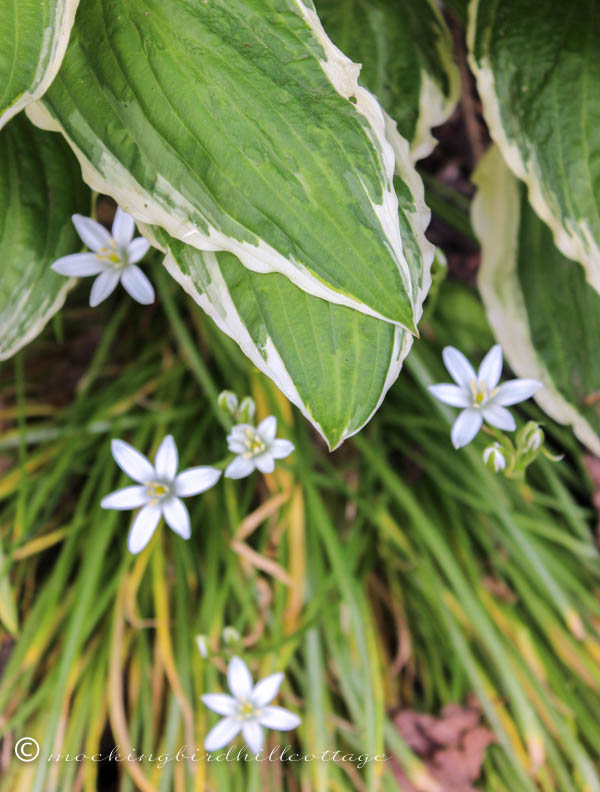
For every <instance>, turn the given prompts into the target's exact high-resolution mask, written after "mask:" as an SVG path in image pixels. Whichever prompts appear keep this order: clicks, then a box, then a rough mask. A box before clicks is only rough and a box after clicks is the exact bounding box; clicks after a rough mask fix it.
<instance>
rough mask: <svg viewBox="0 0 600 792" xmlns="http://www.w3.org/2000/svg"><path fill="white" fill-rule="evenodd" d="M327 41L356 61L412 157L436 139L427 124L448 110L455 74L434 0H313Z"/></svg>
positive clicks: (445, 115) (438, 121) (430, 147)
mask: <svg viewBox="0 0 600 792" xmlns="http://www.w3.org/2000/svg"><path fill="white" fill-rule="evenodd" d="M316 6H317V11H318V12H319V16H320V18H321V22H322V23H323V26H324V27H325V30H326V31H327V33H328V35H329V36H331V38H332V40H333V42H334V43H335V44H336V45H337V46H338V47H339V48H340V49H341V50H342V52H345V53H346V55H348V57H350V58H352V60H353V61H356V62H358V63H362V64H363V66H362V70H361V72H360V78H359V82H360V83H361V84H362V85H364V86H365V87H366V88H368V89H369V90H370V91H372V92H373V93H374V94H375V96H377V98H378V99H379V101H380V102H381V104H382V105H383V107H384V108H385V110H387V112H388V113H389V114H390V115H391V116H392V118H394V119H395V120H396V121H397V123H398V129H399V130H400V132H401V133H402V135H403V136H404V137H405V138H406V139H407V140H409V141H410V146H411V153H412V157H413V159H414V160H417V159H420V158H421V157H426V156H427V155H428V154H429V153H430V152H431V151H432V150H433V148H434V146H435V144H436V142H437V141H436V140H435V138H433V137H432V135H431V127H434V126H437V125H438V124H442V123H443V122H444V121H445V120H446V119H447V118H448V116H449V115H450V114H451V113H452V111H453V110H454V107H455V106H456V103H457V101H458V97H459V93H460V76H459V74H458V69H457V67H456V65H455V63H454V59H453V49H452V36H451V34H450V31H449V30H448V28H447V26H446V23H445V22H444V19H443V17H442V15H441V13H440V11H439V8H438V6H437V4H436V3H435V2H434V0H421V1H420V2H417V3H415V2H414V0H316Z"/></svg>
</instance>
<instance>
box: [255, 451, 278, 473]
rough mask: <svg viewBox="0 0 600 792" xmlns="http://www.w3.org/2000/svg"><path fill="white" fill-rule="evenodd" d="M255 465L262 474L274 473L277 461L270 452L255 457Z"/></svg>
mask: <svg viewBox="0 0 600 792" xmlns="http://www.w3.org/2000/svg"><path fill="white" fill-rule="evenodd" d="M254 464H255V466H256V469H257V470H260V472H261V473H272V472H273V471H274V470H275V460H274V459H273V456H272V455H271V454H270V453H269V452H268V451H265V452H264V454H260V456H256V457H254Z"/></svg>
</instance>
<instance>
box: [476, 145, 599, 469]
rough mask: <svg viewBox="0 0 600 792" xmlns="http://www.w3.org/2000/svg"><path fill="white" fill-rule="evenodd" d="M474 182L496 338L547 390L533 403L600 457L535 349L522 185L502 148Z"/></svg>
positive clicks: (482, 283) (590, 432) (516, 367)
mask: <svg viewBox="0 0 600 792" xmlns="http://www.w3.org/2000/svg"><path fill="white" fill-rule="evenodd" d="M472 180H473V182H474V184H475V185H476V186H477V187H478V190H477V193H476V195H475V198H474V200H473V205H472V210H471V221H472V224H473V228H474V230H475V233H476V234H477V237H478V238H479V240H480V243H481V254H482V255H481V267H480V269H479V275H478V286H479V292H480V294H481V298H482V300H483V303H484V305H485V309H486V312H487V317H488V320H489V322H490V325H491V326H492V329H493V331H494V335H495V336H496V339H497V340H498V342H499V343H500V344H501V345H502V349H503V351H504V355H505V358H506V360H507V361H508V362H509V364H510V367H511V368H512V370H513V371H514V372H515V374H516V375H517V376H518V377H528V378H532V379H536V380H539V381H540V382H541V383H542V384H543V386H544V387H543V388H541V389H540V390H539V391H538V392H537V393H536V394H535V396H534V397H533V398H534V399H535V401H536V402H537V403H538V404H539V406H540V407H541V408H542V410H544V412H546V413H547V414H548V415H549V416H550V417H551V418H553V419H554V420H555V421H557V422H558V423H562V424H567V425H570V426H572V427H573V432H574V433H575V436H576V437H577V438H578V439H579V440H580V441H581V442H582V443H583V444H584V445H586V446H587V447H588V448H589V449H590V450H591V451H592V452H593V453H594V454H596V456H600V437H598V435H597V434H596V432H595V431H594V429H593V428H592V427H591V426H590V424H589V423H588V421H586V419H585V418H584V417H583V416H582V415H581V413H580V412H579V411H578V410H577V408H576V406H575V405H573V404H571V403H570V402H568V401H567V400H566V399H565V398H564V396H563V395H562V394H561V393H560V392H559V391H558V390H557V389H556V387H555V385H554V382H553V380H552V377H551V375H550V372H549V371H548V369H547V367H546V366H545V365H544V363H543V361H542V360H541V359H540V357H539V356H538V355H537V353H536V351H535V347H534V345H533V341H532V338H531V330H530V328H529V322H528V319H527V310H526V308H525V300H524V297H523V292H522V290H521V286H520V283H519V278H518V273H517V245H518V232H519V222H520V206H521V201H520V196H519V192H518V182H517V180H516V178H515V176H514V175H513V174H512V172H511V170H510V169H509V168H508V166H507V164H506V162H505V161H504V159H503V157H502V154H501V152H500V149H499V148H498V147H497V146H492V147H491V148H490V149H489V150H488V151H487V152H486V154H485V155H484V156H483V157H482V159H481V160H480V162H479V164H478V166H477V168H476V170H475V172H474V174H473V176H472Z"/></svg>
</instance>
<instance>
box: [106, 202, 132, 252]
mask: <svg viewBox="0 0 600 792" xmlns="http://www.w3.org/2000/svg"><path fill="white" fill-rule="evenodd" d="M134 233H135V220H134V219H133V217H132V216H131V215H129V214H127V212H124V211H123V210H122V209H121V207H120V206H117V211H116V212H115V219H114V220H113V224H112V237H113V239H114V240H115V242H116V243H117V245H118V247H119V248H121V249H125V248H126V247H127V246H128V245H129V243H130V242H131V240H132V239H133V235H134Z"/></svg>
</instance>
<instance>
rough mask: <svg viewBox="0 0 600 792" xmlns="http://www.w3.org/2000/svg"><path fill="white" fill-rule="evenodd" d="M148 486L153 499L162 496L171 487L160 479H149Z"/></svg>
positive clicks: (149, 494) (148, 491)
mask: <svg viewBox="0 0 600 792" xmlns="http://www.w3.org/2000/svg"><path fill="white" fill-rule="evenodd" d="M147 487H148V489H147V490H146V492H147V493H148V496H149V497H150V498H152V499H155V498H162V497H164V496H165V495H166V494H167V493H168V492H169V488H168V487H167V486H166V485H165V484H161V483H160V482H158V481H149V482H148V484H147Z"/></svg>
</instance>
